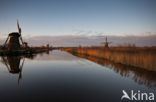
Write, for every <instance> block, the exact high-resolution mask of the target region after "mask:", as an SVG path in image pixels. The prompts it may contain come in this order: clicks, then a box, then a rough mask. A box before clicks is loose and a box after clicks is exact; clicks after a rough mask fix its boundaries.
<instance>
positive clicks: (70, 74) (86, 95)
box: [0, 50, 156, 102]
mask: <svg viewBox="0 0 156 102" xmlns="http://www.w3.org/2000/svg"><path fill="white" fill-rule="evenodd" d="M0 62H1V63H0V102H52V101H53V102H105V101H106V100H107V102H120V101H123V102H125V101H127V100H128V99H123V100H121V97H122V95H123V92H122V91H123V90H125V92H127V93H128V95H131V91H132V90H133V91H134V92H135V93H137V94H138V91H139V93H140V94H141V93H147V96H149V93H153V94H154V95H156V72H150V71H146V70H143V69H137V68H133V67H128V66H124V65H120V64H114V63H112V62H109V61H105V60H102V59H97V58H94V57H86V56H82V55H77V56H74V55H72V54H69V53H67V52H64V51H59V50H53V51H51V52H47V53H41V54H37V55H34V56H7V57H1V58H0ZM143 98H144V99H146V98H145V97H143ZM152 102H154V101H152Z"/></svg>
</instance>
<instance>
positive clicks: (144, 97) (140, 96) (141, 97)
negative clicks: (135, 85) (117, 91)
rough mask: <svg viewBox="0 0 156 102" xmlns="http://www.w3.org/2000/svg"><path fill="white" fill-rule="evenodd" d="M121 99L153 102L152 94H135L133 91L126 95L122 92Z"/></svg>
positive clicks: (138, 92)
mask: <svg viewBox="0 0 156 102" xmlns="http://www.w3.org/2000/svg"><path fill="white" fill-rule="evenodd" d="M122 93H123V95H122V97H121V100H123V99H128V100H136V101H137V100H138V101H139V100H145V101H153V100H154V93H152V92H151V93H146V92H141V91H140V90H138V91H137V92H135V91H134V90H131V91H130V93H131V94H128V93H127V92H126V91H125V90H122Z"/></svg>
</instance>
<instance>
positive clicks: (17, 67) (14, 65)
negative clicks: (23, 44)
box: [0, 55, 35, 85]
mask: <svg viewBox="0 0 156 102" xmlns="http://www.w3.org/2000/svg"><path fill="white" fill-rule="evenodd" d="M34 57H35V55H25V56H1V60H0V61H1V63H2V64H4V65H5V66H6V68H7V69H8V71H9V73H11V74H18V85H19V84H20V80H21V79H22V69H23V65H24V62H25V58H29V59H34Z"/></svg>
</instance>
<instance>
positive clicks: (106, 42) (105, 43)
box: [101, 36, 112, 48]
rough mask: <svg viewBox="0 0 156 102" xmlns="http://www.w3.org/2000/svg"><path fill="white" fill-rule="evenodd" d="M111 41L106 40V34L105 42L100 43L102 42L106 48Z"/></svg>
mask: <svg viewBox="0 0 156 102" xmlns="http://www.w3.org/2000/svg"><path fill="white" fill-rule="evenodd" d="M111 43H112V42H108V41H107V36H106V41H105V42H102V43H101V44H104V46H105V47H106V48H108V47H109V44H111Z"/></svg>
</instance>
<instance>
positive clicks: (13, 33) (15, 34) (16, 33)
mask: <svg viewBox="0 0 156 102" xmlns="http://www.w3.org/2000/svg"><path fill="white" fill-rule="evenodd" d="M9 36H17V37H20V34H19V33H18V32H12V33H10V34H9Z"/></svg>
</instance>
